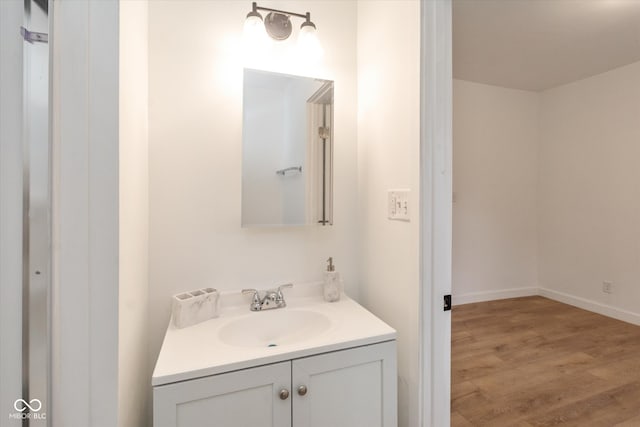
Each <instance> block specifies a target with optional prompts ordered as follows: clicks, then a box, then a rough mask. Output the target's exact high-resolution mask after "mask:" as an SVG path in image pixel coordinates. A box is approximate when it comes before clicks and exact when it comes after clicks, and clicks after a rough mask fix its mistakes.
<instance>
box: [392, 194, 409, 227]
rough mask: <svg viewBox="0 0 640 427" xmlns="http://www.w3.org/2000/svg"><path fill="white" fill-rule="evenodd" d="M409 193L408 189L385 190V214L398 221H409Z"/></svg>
mask: <svg viewBox="0 0 640 427" xmlns="http://www.w3.org/2000/svg"><path fill="white" fill-rule="evenodd" d="M410 193H411V192H410V190H389V191H388V192H387V194H388V198H387V205H388V212H387V214H388V218H389V219H393V220H398V221H409V220H410V219H411V207H410V204H409V194H410Z"/></svg>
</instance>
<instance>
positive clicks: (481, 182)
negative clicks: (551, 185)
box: [453, 80, 540, 304]
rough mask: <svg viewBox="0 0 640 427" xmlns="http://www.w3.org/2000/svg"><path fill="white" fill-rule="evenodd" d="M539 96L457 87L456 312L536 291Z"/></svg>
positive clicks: (465, 84) (462, 83) (459, 84)
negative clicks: (459, 307)
mask: <svg viewBox="0 0 640 427" xmlns="http://www.w3.org/2000/svg"><path fill="white" fill-rule="evenodd" d="M539 107H540V95H539V94H538V93H536V92H529V91H521V90H514V89H505V88H501V87H497V86H489V85H484V84H479V83H472V82H468V81H464V80H454V84H453V170H454V174H453V192H454V195H455V202H454V204H453V297H454V303H455V304H463V303H468V302H473V301H479V300H488V299H497V298H508V297H516V296H521V295H525V294H531V293H535V292H536V291H535V288H536V287H537V268H538V266H537V211H536V206H537V204H536V200H537V173H538V169H537V168H538V121H539V118H538V113H539Z"/></svg>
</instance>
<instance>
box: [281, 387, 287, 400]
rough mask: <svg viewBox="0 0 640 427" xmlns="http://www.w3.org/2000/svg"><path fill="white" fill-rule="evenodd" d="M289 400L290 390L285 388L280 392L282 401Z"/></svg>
mask: <svg viewBox="0 0 640 427" xmlns="http://www.w3.org/2000/svg"><path fill="white" fill-rule="evenodd" d="M288 398H289V390H287V389H286V388H283V389H282V390H280V399H282V400H287V399H288Z"/></svg>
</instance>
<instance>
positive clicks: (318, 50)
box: [244, 2, 323, 57]
mask: <svg viewBox="0 0 640 427" xmlns="http://www.w3.org/2000/svg"><path fill="white" fill-rule="evenodd" d="M259 10H262V11H265V12H269V13H268V14H267V15H266V16H265V18H264V20H263V19H262V15H261V14H260V12H258V11H259ZM292 16H295V17H298V18H302V19H304V22H303V23H302V25H300V34H299V36H298V45H299V47H300V50H301V51H303V52H306V54H307V55H311V56H315V57H320V56H322V54H323V51H322V46H321V45H320V41H319V40H318V36H317V34H316V25H315V24H314V23H313V22H311V13H309V12H306V13H305V14H302V13H295V12H287V11H286V10H278V9H271V8H268V7H262V6H258V4H257V3H256V2H253V3H252V7H251V12H249V13H248V14H247V19H246V20H245V23H244V31H245V34H247V35H248V36H250V37H252V38H254V39H255V38H257V35H258V34H262V33H263V32H264V31H265V30H266V33H267V34H268V35H269V37H271V38H272V39H274V40H278V41H280V40H286V39H288V38H289V36H290V35H291V33H292V31H293V27H292V25H291V19H290V18H291V17H292Z"/></svg>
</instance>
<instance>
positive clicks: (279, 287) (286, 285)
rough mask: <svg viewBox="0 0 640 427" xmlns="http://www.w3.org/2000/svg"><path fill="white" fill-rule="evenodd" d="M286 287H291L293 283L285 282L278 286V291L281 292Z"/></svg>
mask: <svg viewBox="0 0 640 427" xmlns="http://www.w3.org/2000/svg"><path fill="white" fill-rule="evenodd" d="M286 288H293V283H285V284H284V285H280V286H278V292H282V290H283V289H286Z"/></svg>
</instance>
